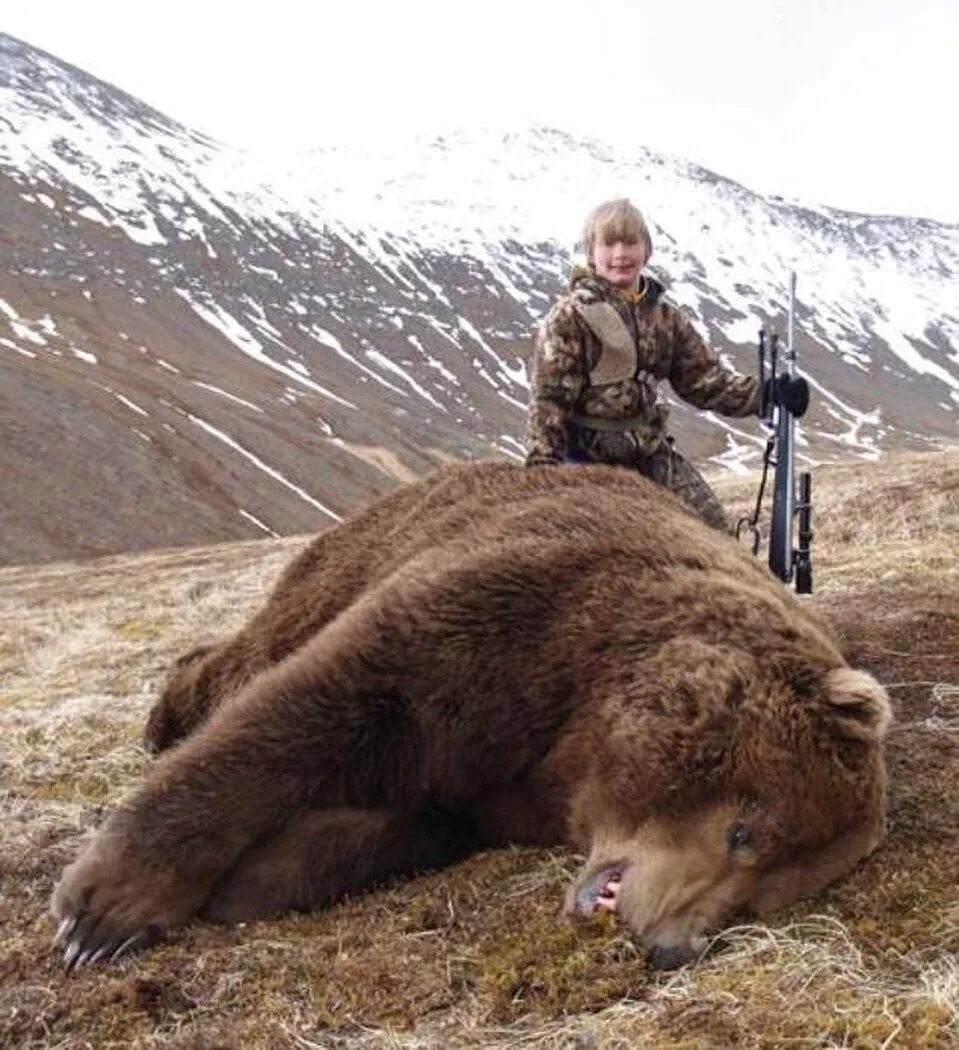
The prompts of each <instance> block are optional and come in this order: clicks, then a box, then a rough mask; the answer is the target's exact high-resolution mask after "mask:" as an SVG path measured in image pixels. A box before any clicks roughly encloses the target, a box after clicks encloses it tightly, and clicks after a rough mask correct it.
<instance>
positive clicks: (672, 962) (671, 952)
mask: <svg viewBox="0 0 959 1050" xmlns="http://www.w3.org/2000/svg"><path fill="white" fill-rule="evenodd" d="M695 954H696V953H695V952H694V951H693V948H692V946H691V945H689V944H680V945H677V946H675V947H672V948H664V947H663V946H662V945H659V944H654V945H653V946H652V948H650V949H649V956H648V959H649V965H650V966H651V967H652V969H654V970H678V969H679V967H680V966H682V965H684V964H685V963H688V962H689V960H690V959H692V958H693V956H694V955H695Z"/></svg>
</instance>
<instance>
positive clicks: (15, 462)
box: [0, 35, 959, 562]
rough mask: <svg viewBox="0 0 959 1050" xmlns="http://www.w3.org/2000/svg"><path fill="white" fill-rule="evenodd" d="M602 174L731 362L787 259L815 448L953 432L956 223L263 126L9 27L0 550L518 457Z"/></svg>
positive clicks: (806, 426) (181, 521)
mask: <svg viewBox="0 0 959 1050" xmlns="http://www.w3.org/2000/svg"><path fill="white" fill-rule="evenodd" d="M619 195H626V196H630V197H632V198H633V199H634V200H636V201H637V202H638V203H640V205H641V206H642V207H643V208H644V210H645V211H646V213H647V215H648V217H649V218H650V220H651V223H652V227H653V236H654V243H655V245H656V251H655V254H654V257H653V264H652V267H651V269H652V270H653V271H654V272H655V273H656V274H657V275H658V276H661V277H665V279H666V283H667V284H668V287H669V294H670V296H671V298H672V300H673V301H674V302H677V303H680V304H682V305H683V306H685V307H687V308H688V309H689V310H690V311H691V312H692V314H693V315H694V316H695V317H696V318H698V321H699V323H700V327H701V329H702V330H703V331H704V333H706V334H707V335H708V336H709V338H710V339H711V341H712V342H713V344H714V345H715V346H716V347H717V348H718V349H720V350H721V351H722V352H723V353H724V354H726V355H728V357H729V359H730V360H731V361H732V362H733V363H734V364H735V365H736V366H737V367H738V368H740V369H741V370H744V371H746V370H751V369H752V368H754V356H755V351H754V349H753V347H754V343H755V338H756V333H757V331H758V329H759V327H760V326H761V325H767V326H769V325H772V326H777V327H779V328H780V330H784V329H785V295H786V289H787V286H788V274H789V271H790V270H795V271H796V272H797V275H798V295H799V306H798V311H797V323H798V327H799V333H800V338H799V343H798V345H799V353H800V362H801V367H802V369H803V371H804V372H805V373H806V374H807V375H808V377H809V379H810V381H811V383H812V385H813V387H814V389H815V391H816V401H815V406H814V408H813V409H812V410H811V412H810V414H809V416H808V417H807V418H806V419H805V420H804V421H803V425H802V427H801V431H800V432H801V440H802V453H803V454H804V455H805V456H806V457H807V458H808V459H810V460H812V461H816V460H824V459H834V458H838V457H840V456H862V457H865V458H875V457H876V456H878V455H880V454H881V452H882V451H883V450H886V449H892V448H900V447H924V446H929V445H937V444H941V443H943V442H951V441H955V440H956V437H957V431H956V418H957V409H959V351H957V345H959V295H957V292H956V281H957V275H959V227H957V226H954V225H946V224H942V223H937V222H933V221H930V220H924V219H911V218H898V217H885V216H883V217H872V216H865V215H856V214H851V213H847V212H840V211H836V210H833V209H829V208H823V207H811V206H804V205H801V204H798V203H796V202H787V201H784V200H781V199H778V198H769V197H764V196H761V195H759V194H756V193H753V192H751V191H749V190H748V189H746V188H744V187H743V186H740V185H738V184H736V183H734V182H731V181H729V180H726V179H723V178H721V177H719V176H717V175H715V174H713V173H711V172H709V171H706V170H704V169H702V168H699V167H697V166H695V165H693V164H689V163H687V162H684V161H677V160H675V159H672V158H669V157H665V156H661V155H658V154H655V153H651V152H649V151H648V150H645V149H642V148H636V149H635V150H631V151H629V152H626V153H624V152H622V151H617V150H614V149H613V148H612V147H610V146H608V145H605V144H603V143H601V142H597V141H593V140H587V141H584V140H579V139H573V138H571V137H570V136H568V135H566V134H565V133H563V132H560V131H556V130H551V129H544V128H533V129H529V130H528V131H526V132H523V133H517V132H512V133H503V132H495V131H490V130H482V129H481V130H470V131H469V132H465V131H461V132H457V133H455V134H451V135H449V136H446V137H437V138H434V139H432V140H429V141H417V142H411V143H408V144H407V145H406V147H404V148H403V149H397V148H389V149H388V148H386V147H385V146H384V145H382V144H380V145H377V144H375V143H373V144H370V145H368V146H357V145H350V146H349V147H347V146H340V147H332V146H331V147H329V148H325V149H322V150H316V151H312V152H310V153H307V154H305V155H301V156H297V157H295V158H289V159H282V158H276V157H270V156H260V155H254V154H251V153H249V152H243V151H239V150H237V149H234V148H230V147H227V146H224V145H221V144H219V143H216V142H214V141H212V140H210V139H208V138H206V137H204V136H202V135H199V134H197V133H196V132H194V131H191V130H190V129H188V128H185V127H183V126H181V125H179V124H176V123H175V122H173V121H171V120H169V119H167V118H166V117H164V116H163V115H162V114H160V113H158V112H156V111H155V110H152V109H150V108H149V107H147V106H145V105H143V104H142V103H140V102H138V101H137V100H136V99H134V98H132V97H130V96H129V95H126V94H124V93H123V92H122V91H119V90H117V89H115V88H113V87H111V86H109V85H107V84H104V83H103V82H101V81H98V80H96V79H94V78H92V77H90V76H88V75H87V74H85V73H83V72H81V71H80V70H77V69H75V68H73V67H71V66H68V65H66V64H65V63H62V62H60V61H58V60H57V59H55V58H52V57H51V56H49V55H46V54H44V53H43V52H41V51H38V50H37V49H35V48H32V47H30V46H28V45H26V44H23V43H21V42H19V41H17V40H15V39H13V38H11V37H8V36H3V35H0V243H2V245H3V256H2V263H0V368H2V383H0V411H2V416H0V437H2V453H0V457H2V458H0V465H2V468H3V469H2V473H0V479H2V491H0V543H2V549H0V560H3V561H7V562H21V561H36V560H44V559H47V558H54V557H63V556H73V555H81V554H90V553H102V552H107V551H114V550H124V549H133V548H144V547H155V546H161V545H172V544H181V543H202V542H205V541H208V540H212V539H223V538H229V537H243V536H250V537H253V536H260V535H263V534H265V533H286V532H291V531H297V530H302V531H305V530H309V529H312V528H315V527H317V526H319V525H321V524H324V523H328V522H329V521H330V520H332V519H335V518H336V517H340V516H342V515H344V514H345V513H347V512H348V511H349V510H350V509H351V508H352V507H353V506H355V505H356V504H357V503H358V502H360V501H362V500H363V499H366V498H368V497H369V496H371V495H372V494H374V493H376V492H379V491H382V490H384V489H385V488H388V487H389V486H391V485H392V484H394V483H395V482H396V480H397V479H402V478H406V477H409V476H412V475H415V474H418V473H421V472H423V471H424V470H427V469H429V468H431V467H432V466H434V465H436V464H437V463H440V462H442V461H443V460H444V459H447V458H449V457H451V456H453V457H464V456H465V457H477V456H490V455H501V456H502V455H506V456H518V455H519V454H520V453H521V440H522V429H523V421H524V414H525V410H524V406H525V401H526V389H527V388H526V373H525V363H524V358H525V356H526V355H527V353H528V347H529V333H530V331H531V327H532V325H533V323H534V321H535V319H536V318H538V317H540V316H541V315H542V314H543V312H545V309H546V308H547V306H548V304H549V302H550V300H551V298H552V297H553V296H554V295H555V294H556V292H557V291H558V290H559V288H560V287H561V285H562V282H563V280H564V275H565V273H566V271H567V270H568V267H569V262H570V248H571V246H572V242H573V240H574V239H575V235H576V232H577V228H578V224H579V221H580V219H581V216H582V215H583V214H584V213H585V211H586V210H587V209H588V208H589V207H590V206H591V205H592V204H594V203H596V201H597V200H598V199H602V198H606V197H613V196H619ZM673 418H674V420H675V429H676V432H677V437H678V440H679V442H680V444H681V447H683V448H684V449H685V450H686V451H688V452H690V453H691V454H693V455H694V456H696V457H697V458H698V459H699V460H700V461H701V462H702V463H703V464H704V465H706V466H707V467H709V466H710V465H713V466H716V465H719V466H724V467H727V468H729V469H741V468H742V466H744V465H745V466H752V465H756V464H757V463H758V457H759V454H760V450H761V446H762V444H763V441H764V437H763V435H762V433H761V431H760V428H759V426H758V424H757V423H753V422H750V421H742V420H735V421H727V420H724V419H721V418H718V417H710V416H703V415H701V414H698V413H695V412H694V411H692V410H687V409H686V408H685V407H684V406H682V405H681V404H680V405H677V406H676V408H675V409H674V416H673Z"/></svg>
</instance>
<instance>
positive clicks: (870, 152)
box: [0, 0, 959, 222]
mask: <svg viewBox="0 0 959 1050" xmlns="http://www.w3.org/2000/svg"><path fill="white" fill-rule="evenodd" d="M4 7H5V10H4V11H3V13H2V14H0V31H4V32H8V33H11V34H12V35H14V36H17V37H20V38H21V39H23V40H26V41H27V42H28V43H31V44H35V45H37V46H38V47H41V48H43V49H44V50H46V51H49V52H51V53H52V54H54V55H56V56H57V57H59V58H63V59H65V60H66V61H69V62H72V63H73V64H75V65H78V66H80V67H81V68H83V69H85V70H86V71H88V72H90V73H93V74H95V75H96V76H99V77H101V78H103V79H105V80H108V81H110V82H111V83H113V84H115V85H117V86H119V87H122V88H123V89H124V90H126V91H129V92H130V93H131V94H133V95H136V96H137V97H139V98H141V99H143V100H144V101H146V102H149V103H150V104H151V105H153V106H155V107H157V108H158V109H160V110H162V111H164V112H165V113H167V114H169V115H170V116H172V117H175V118H176V119H178V120H180V121H183V122H184V123H186V124H190V125H192V126H194V127H197V128H200V129H201V130H203V131H206V132H208V133H209V134H212V135H214V136H215V137H217V138H221V139H224V140H227V141H232V142H238V143H241V144H250V145H262V146H267V147H269V148H270V149H272V150H274V151H276V150H287V149H295V148H298V147H308V146H311V145H316V144H321V143H327V142H333V141H340V140H343V139H348V138H349V137H351V136H355V135H359V136H361V137H371V136H372V137H375V136H380V137H383V138H389V139H399V140H402V137H403V136H408V135H409V134H410V133H411V132H426V133H434V132H442V131H443V130H448V129H450V128H453V127H459V126H469V125H470V124H472V123H477V122H482V123H484V124H487V125H493V126H500V125H505V126H509V127H513V128H515V127H516V126H523V125H526V124H529V123H531V122H532V123H539V124H547V125H550V126H554V127H562V128H566V129H568V130H570V131H572V132H575V133H585V134H592V135H594V136H597V137H600V138H606V139H609V140H611V141H613V142H615V143H617V144H620V145H629V144H636V143H640V144H642V145H646V146H648V147H650V148H651V149H655V150H660V151H663V152H666V153H672V154H675V155H678V156H682V157H686V158H688V159H690V160H694V161H697V162H698V163H701V164H703V165H705V166H706V167H709V168H712V169H713V170H715V171H717V172H719V173H720V174H722V175H726V176H729V177H731V178H735V179H738V180H739V181H740V182H743V183H745V184H746V185H748V186H750V187H752V188H753V189H757V190H760V191H762V192H767V193H779V194H782V195H784V196H787V197H799V198H801V199H803V200H807V201H811V202H813V201H815V202H820V203H824V204H830V205H834V206H836V207H842V208H849V209H852V210H858V211H868V212H891V213H896V214H910V215H925V216H929V217H932V218H938V219H942V220H945V221H949V222H959V190H957V186H959V176H957V170H959V145H957V140H959V132H957V126H959V121H957V115H956V114H957V108H959V72H957V69H959V0H835V2H829V0H801V2H796V0H788V2H787V0H782V2H781V0H726V2H725V3H722V2H718V0H656V2H652V0H632V2H630V0H592V2H591V0H578V2H575V3H567V2H565V0H553V2H543V0H508V2H504V0H483V2H477V3H469V2H465V3H462V2H456V0H443V2H433V0H405V2H404V0H396V2H392V3H388V2H380V0H359V2H354V3H346V4H344V3H343V2H342V0H337V2H332V3H329V2H324V0H313V2H309V3H307V2H298V3H295V2H288V0H269V2H264V3H243V2H234V3H231V4H213V3H210V2H206V3H205V2H203V0H192V2H189V3H187V2H183V0H165V2H164V3H162V4H160V3H150V4H144V3H135V2H131V0H124V2H114V0H86V2H80V0H62V2H61V0H30V2H29V3H19V4H16V5H13V4H10V3H7V4H5V5H4ZM597 190H598V192H599V195H600V196H602V192H601V190H600V188H599V187H597ZM639 203H641V202H639Z"/></svg>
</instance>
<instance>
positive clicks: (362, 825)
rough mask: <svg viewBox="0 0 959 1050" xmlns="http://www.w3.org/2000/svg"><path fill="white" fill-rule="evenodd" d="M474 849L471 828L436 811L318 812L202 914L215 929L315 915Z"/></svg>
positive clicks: (267, 850)
mask: <svg viewBox="0 0 959 1050" xmlns="http://www.w3.org/2000/svg"><path fill="white" fill-rule="evenodd" d="M475 848H476V841H475V836H474V833H473V828H472V826H471V825H470V823H469V822H468V821H467V820H466V819H465V818H462V817H458V816H456V815H454V814H451V813H447V812H443V811H441V810H438V809H435V810H434V809H427V808H424V809H421V810H419V811H417V812H413V813H409V812H404V811H401V810H389V809H356V808H340V809H326V810H314V811H313V812H310V813H305V814H303V815H302V816H300V817H297V818H295V819H294V820H292V821H291V822H290V823H289V824H288V825H287V826H286V827H285V828H284V829H283V830H282V831H280V832H278V833H277V834H275V835H274V836H273V837H272V838H269V839H267V840H266V841H265V842H263V843H262V844H260V845H257V846H254V847H252V848H251V849H249V850H247V852H246V853H244V854H242V855H241V857H240V858H239V860H238V861H237V863H236V864H235V865H234V866H233V868H231V869H230V870H229V871H228V872H227V873H226V875H224V876H223V878H222V879H221V880H220V881H219V882H218V883H217V885H216V886H215V887H214V890H213V893H212V894H211V895H210V897H209V899H208V900H207V902H206V903H205V904H204V906H203V908H202V909H201V912H200V914H201V915H202V916H203V917H204V918H208V919H212V920H213V921H214V922H223V923H235V922H251V921H255V920H258V919H269V918H274V917H276V916H278V915H282V914H284V913H285V912H287V911H292V910H296V911H309V910H311V909H313V908H319V907H322V906H324V905H327V904H330V903H332V902H334V901H336V900H337V899H338V898H340V897H344V896H347V895H350V894H355V893H360V892H363V891H364V890H368V889H370V888H372V887H374V886H376V885H378V884H381V883H383V882H386V881H387V880H389V879H391V878H394V877H395V876H399V875H411V874H413V873H415V872H421V871H428V870H432V869H436V868H441V867H445V866H446V865H447V864H452V863H454V862H455V861H458V860H461V859H463V858H464V857H466V856H468V855H469V854H470V853H472V852H473V851H474V849H475Z"/></svg>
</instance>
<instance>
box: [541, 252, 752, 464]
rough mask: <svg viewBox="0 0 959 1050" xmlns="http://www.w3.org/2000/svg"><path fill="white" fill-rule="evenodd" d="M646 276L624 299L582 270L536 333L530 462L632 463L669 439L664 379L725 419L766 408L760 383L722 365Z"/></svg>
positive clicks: (695, 401) (597, 278)
mask: <svg viewBox="0 0 959 1050" xmlns="http://www.w3.org/2000/svg"><path fill="white" fill-rule="evenodd" d="M662 293H663V288H662V285H660V284H659V283H658V282H657V281H654V280H653V279H652V278H649V277H644V278H643V284H642V285H641V287H640V290H639V292H638V293H627V294H626V295H624V294H623V293H621V292H619V291H618V290H617V289H616V288H614V287H613V286H612V285H611V284H610V283H609V282H608V281H606V280H604V279H603V278H602V277H600V276H598V275H597V274H595V273H593V272H592V271H591V270H585V269H576V270H574V271H573V275H572V278H571V280H570V290H569V292H568V293H567V294H566V295H564V296H562V297H561V298H560V299H559V300H558V301H557V302H556V303H555V304H554V306H553V307H552V309H551V310H550V311H549V313H548V314H547V315H546V317H545V318H544V319H543V320H542V322H541V323H540V325H539V328H538V330H537V333H536V352H535V356H534V360H533V372H532V382H531V388H530V403H529V422H528V427H527V438H526V452H527V455H526V462H527V464H529V465H533V464H537V463H561V462H562V461H563V460H564V459H566V457H567V455H568V454H569V453H570V452H572V453H574V454H578V455H579V456H582V457H584V458H586V459H588V460H594V461H600V462H606V463H617V464H623V465H632V464H633V463H635V461H636V459H637V458H640V457H643V456H648V455H651V454H652V453H653V452H655V451H656V449H658V448H659V447H660V446H661V445H662V443H663V441H664V440H665V438H666V422H667V417H668V413H669V409H668V406H667V405H666V404H665V403H664V402H663V400H662V399H661V398H660V396H659V383H660V381H661V380H663V379H668V380H669V382H670V385H671V386H672V388H673V389H674V390H675V391H676V393H677V394H678V395H679V396H680V397H681V398H682V399H683V400H684V401H688V402H689V403H690V404H692V405H695V406H696V407H697V408H702V409H709V410H712V411H715V412H719V413H721V414H722V415H726V416H746V415H750V414H753V413H755V412H757V411H758V408H759V384H758V381H757V380H756V379H755V378H753V377H751V376H741V375H739V374H737V373H736V372H733V371H731V370H730V369H728V368H725V367H724V366H723V365H722V364H720V362H719V359H718V357H717V356H716V354H715V353H713V351H712V350H710V349H709V347H707V346H706V344H705V343H704V342H703V341H702V339H701V338H700V337H699V335H698V334H697V332H696V330H695V329H694V328H693V326H692V324H691V323H690V321H689V320H688V319H687V318H686V317H685V316H684V315H683V314H682V313H681V312H680V311H679V310H678V309H676V307H674V306H671V305H670V304H669V303H667V302H665V301H663V299H662Z"/></svg>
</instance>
